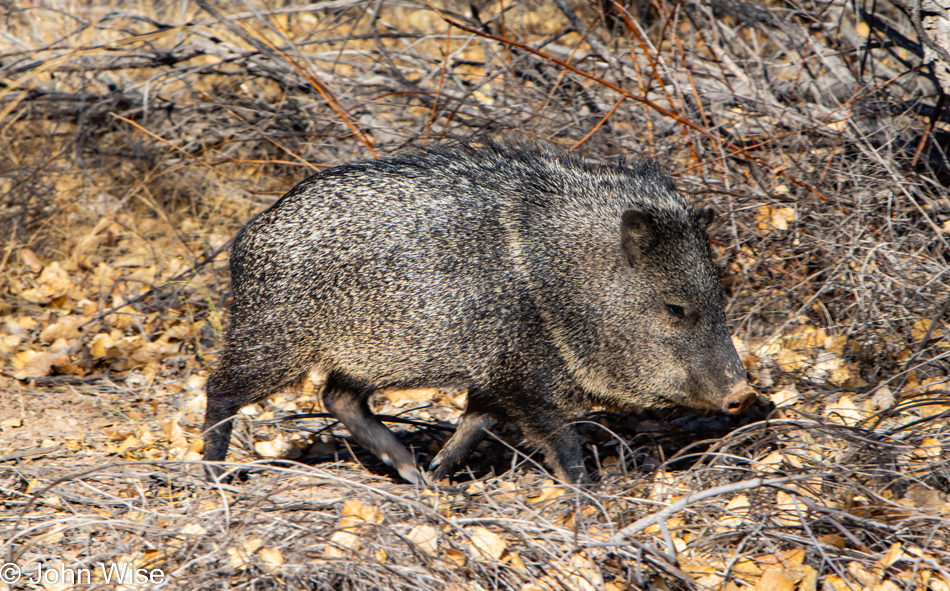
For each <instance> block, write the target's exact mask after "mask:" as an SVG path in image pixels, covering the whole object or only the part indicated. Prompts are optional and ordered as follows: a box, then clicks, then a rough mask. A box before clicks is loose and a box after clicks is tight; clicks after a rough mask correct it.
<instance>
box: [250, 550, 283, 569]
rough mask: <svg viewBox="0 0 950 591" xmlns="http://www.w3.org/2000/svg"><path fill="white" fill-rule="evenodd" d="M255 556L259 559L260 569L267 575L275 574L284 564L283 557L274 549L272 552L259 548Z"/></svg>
mask: <svg viewBox="0 0 950 591" xmlns="http://www.w3.org/2000/svg"><path fill="white" fill-rule="evenodd" d="M257 555H258V556H259V557H260V559H261V568H263V569H264V570H265V571H266V572H269V573H274V572H277V570H279V569H280V565H282V564H283V563H284V557H283V555H281V553H280V550H278V549H276V548H274V549H273V550H271V549H269V548H261V549H260V551H259V552H258V553H257Z"/></svg>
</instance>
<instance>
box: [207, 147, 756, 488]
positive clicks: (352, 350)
mask: <svg viewBox="0 0 950 591" xmlns="http://www.w3.org/2000/svg"><path fill="white" fill-rule="evenodd" d="M711 219H712V211H711V210H709V209H693V208H691V206H690V205H689V203H688V202H687V200H686V199H685V198H684V197H683V195H681V194H680V193H679V192H677V190H676V189H675V188H674V186H673V184H672V182H671V181H670V179H669V178H668V177H667V176H665V175H664V174H663V173H662V172H661V171H660V169H659V168H658V167H657V165H655V164H653V163H650V162H632V161H620V160H618V161H596V160H591V159H587V158H583V157H581V156H578V155H576V154H573V153H567V152H566V151H564V150H561V149H559V148H556V147H554V146H552V145H549V144H529V143H516V142H500V141H480V142H469V143H457V144H452V145H445V146H441V147H436V148H426V149H420V150H416V151H414V152H409V153H404V154H397V155H396V156H393V157H391V158H387V159H383V160H378V161H376V162H368V163H363V164H351V165H346V166H339V167H336V168H332V169H329V170H326V171H324V172H321V173H319V174H317V175H314V176H312V177H310V178H309V179H307V180H306V181H304V182H302V183H301V184H299V185H297V186H296V187H295V188H294V189H293V190H291V191H290V192H289V193H287V194H286V195H284V196H283V197H282V198H281V199H280V200H279V201H278V202H277V203H275V204H274V205H273V206H272V207H270V208H269V209H267V210H266V211H264V212H263V213H261V214H259V215H257V216H256V217H255V218H253V219H252V220H251V221H250V222H248V224H247V225H246V226H245V227H244V229H243V230H241V232H240V233H239V234H238V235H237V237H236V239H235V242H234V246H233V248H232V250H231V281H232V287H233V293H234V302H233V306H232V311H231V321H230V326H229V329H228V332H227V345H226V348H225V350H224V353H223V355H222V357H221V361H220V365H219V367H218V368H217V370H216V371H215V372H214V373H213V374H212V375H211V378H210V379H209V380H208V387H207V393H208V410H207V414H206V418H205V425H204V428H205V451H204V458H205V459H206V460H223V459H224V457H225V453H226V452H227V448H228V443H229V439H230V433H231V424H230V421H228V420H226V419H228V418H229V417H231V416H232V415H233V414H234V413H236V412H237V411H238V410H239V409H240V408H241V407H243V406H245V405H247V404H251V403H253V402H257V401H259V400H261V399H263V398H265V397H266V396H268V395H269V394H272V393H273V392H275V391H276V390H278V389H280V388H283V387H285V386H287V385H290V384H292V383H294V382H298V381H300V380H302V379H303V378H304V376H306V375H307V374H308V372H310V371H311V370H312V369H314V368H317V369H319V370H322V371H323V372H325V373H326V374H327V383H326V387H325V390H324V393H323V402H324V405H325V406H326V408H327V410H328V411H329V412H330V414H332V415H333V416H334V417H336V418H337V419H339V420H340V421H341V422H342V423H343V424H344V425H345V426H346V427H347V428H348V429H349V431H350V433H351V434H352V436H353V438H354V439H355V440H356V441H357V442H358V443H359V444H360V445H362V446H363V447H365V448H367V449H368V450H370V451H371V452H372V453H374V454H375V455H376V456H377V457H379V458H380V459H381V460H383V461H384V462H386V463H388V464H390V465H391V466H393V467H394V468H395V469H396V470H397V471H398V472H399V474H400V475H401V476H402V477H403V478H405V479H406V480H408V481H410V482H416V483H419V482H423V481H424V480H425V477H424V476H423V474H422V472H420V471H419V470H418V469H417V468H416V464H415V461H414V458H413V457H412V455H411V454H410V453H409V452H408V451H407V450H406V448H405V447H403V446H402V445H401V444H400V443H399V442H398V441H397V440H396V438H395V437H394V436H393V434H392V432H391V431H389V429H387V428H386V427H385V426H383V424H382V423H380V422H379V420H378V419H377V418H376V417H375V416H374V415H373V414H372V412H371V411H370V409H369V407H368V405H367V398H368V397H369V395H370V394H371V393H372V392H373V391H374V390H378V389H381V388H393V387H395V388H415V387H421V386H439V385H461V386H465V387H467V389H468V406H467V408H466V410H465V413H464V414H463V416H462V418H461V421H460V423H459V425H458V429H457V431H456V432H455V434H454V435H453V436H452V437H451V438H450V439H449V440H448V442H447V443H446V444H445V446H444V447H443V448H442V451H441V452H439V454H438V455H437V456H436V458H435V459H434V460H433V462H432V463H431V464H430V466H429V470H430V471H432V477H433V478H434V479H435V480H440V479H442V478H444V477H446V476H449V475H451V474H453V473H454V472H455V470H456V469H457V468H459V467H460V466H461V465H462V463H463V461H464V460H465V458H466V457H467V455H468V454H469V452H470V451H471V450H472V448H473V447H475V445H477V444H478V442H479V441H480V440H481V439H482V438H483V436H484V435H485V429H488V428H490V427H491V426H492V425H493V424H495V422H496V421H497V420H499V419H511V420H514V421H517V422H518V423H520V424H521V426H522V428H523V431H524V433H525V435H526V437H527V439H528V440H529V441H530V442H532V443H534V444H535V445H537V446H539V447H540V448H541V449H542V450H543V451H544V453H545V457H546V460H547V461H548V463H549V464H550V465H551V466H552V467H553V468H554V471H555V473H556V475H557V476H558V477H559V478H560V479H562V480H565V481H569V482H579V481H583V480H585V479H586V477H587V473H586V470H585V468H584V462H583V456H582V453H581V445H580V441H579V436H578V434H577V432H576V430H575V428H574V427H573V425H572V424H571V422H572V421H573V420H575V419H576V418H578V417H579V416H581V415H582V414H583V413H584V412H586V411H589V410H590V408H591V407H592V406H593V405H603V406H606V407H608V408H613V409H629V408H632V407H640V408H644V407H645V408H656V407H662V406H671V405H677V404H680V405H686V406H690V407H694V408H704V409H720V410H723V411H726V412H730V413H737V412H740V411H741V410H743V409H744V408H745V407H746V406H748V404H749V403H750V402H751V401H752V399H753V398H754V393H753V392H752V390H751V388H750V387H749V385H748V384H747V382H746V379H745V371H744V369H743V367H742V363H741V362H740V360H739V356H738V355H737V353H736V350H735V348H734V347H733V344H732V341H731V340H730V338H729V333H728V330H727V327H726V319H725V314H724V311H723V306H722V291H721V288H720V285H719V281H718V277H717V272H716V269H715V267H714V265H713V262H712V259H711V257H710V253H709V245H708V238H707V236H706V226H707V225H708V224H709V222H710V221H711Z"/></svg>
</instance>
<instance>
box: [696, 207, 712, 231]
mask: <svg viewBox="0 0 950 591" xmlns="http://www.w3.org/2000/svg"><path fill="white" fill-rule="evenodd" d="M693 217H695V218H696V221H697V222H699V225H700V226H702V227H703V230H708V229H709V226H711V225H712V223H713V220H714V219H716V210H715V209H713V208H711V207H697V208H696V209H694V210H693Z"/></svg>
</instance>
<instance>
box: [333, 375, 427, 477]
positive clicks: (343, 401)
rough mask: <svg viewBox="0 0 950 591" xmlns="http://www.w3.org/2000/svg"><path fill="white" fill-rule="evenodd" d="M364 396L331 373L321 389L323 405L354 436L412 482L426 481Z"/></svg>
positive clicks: (358, 441)
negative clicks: (347, 386) (324, 386)
mask: <svg viewBox="0 0 950 591" xmlns="http://www.w3.org/2000/svg"><path fill="white" fill-rule="evenodd" d="M366 399H367V396H364V395H361V394H359V393H357V392H354V391H353V390H351V389H349V388H346V387H344V386H342V385H341V384H339V383H336V382H335V380H334V379H333V376H332V375H331V376H330V377H328V379H327V385H326V389H325V390H324V391H323V406H325V407H326V409H327V411H328V412H329V413H330V414H331V415H333V416H334V417H335V418H336V419H337V420H339V421H340V422H341V423H343V425H344V426H345V427H346V428H347V429H349V431H350V434H351V435H352V436H353V439H355V440H356V442H357V443H359V444H360V445H361V446H363V447H365V448H366V449H368V450H369V451H371V452H372V453H373V455H375V456H376V457H377V458H379V459H381V460H382V461H384V462H386V463H387V464H388V465H390V466H392V467H393V468H395V469H396V471H397V472H399V475H400V476H402V477H403V478H404V479H406V480H407V481H408V482H411V483H413V484H420V485H424V484H426V478H425V476H424V475H423V474H422V472H420V471H419V469H418V468H416V462H415V460H413V458H412V455H410V454H409V451H408V450H406V448H405V447H403V446H402V444H401V443H399V441H398V440H396V436H395V435H393V433H392V431H390V430H389V429H387V428H386V426H385V425H383V424H382V423H381V422H379V419H377V418H376V416H375V415H373V412H372V411H371V410H370V409H369V405H368V404H367V403H366Z"/></svg>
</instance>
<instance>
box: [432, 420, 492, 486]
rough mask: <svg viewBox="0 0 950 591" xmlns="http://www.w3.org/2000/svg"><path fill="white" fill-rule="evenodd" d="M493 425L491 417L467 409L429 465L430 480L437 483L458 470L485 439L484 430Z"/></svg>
mask: <svg viewBox="0 0 950 591" xmlns="http://www.w3.org/2000/svg"><path fill="white" fill-rule="evenodd" d="M494 424H495V417H493V416H492V415H490V414H488V413H485V412H481V411H477V410H474V409H472V408H469V409H467V410H466V411H465V414H464V415H462V420H461V421H459V426H458V428H457V429H456V430H455V433H454V434H453V435H452V437H450V438H449V440H448V441H447V442H446V443H445V446H443V447H442V449H441V450H440V451H439V454H438V455H437V456H435V459H434V460H432V463H431V464H429V472H431V474H432V476H431V477H432V480H434V481H435V482H438V481H440V480H442V479H443V478H447V477H449V476H451V475H453V474H455V472H456V471H457V470H458V469H459V467H460V466H461V465H462V464H463V463H464V462H465V459H466V458H467V457H468V456H469V454H470V453H472V450H473V449H475V446H476V445H478V444H479V442H480V441H481V440H482V439H484V438H485V430H486V429H491V427H492V425H494Z"/></svg>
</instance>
